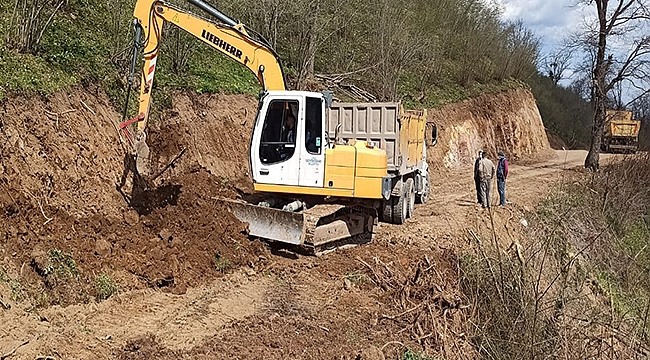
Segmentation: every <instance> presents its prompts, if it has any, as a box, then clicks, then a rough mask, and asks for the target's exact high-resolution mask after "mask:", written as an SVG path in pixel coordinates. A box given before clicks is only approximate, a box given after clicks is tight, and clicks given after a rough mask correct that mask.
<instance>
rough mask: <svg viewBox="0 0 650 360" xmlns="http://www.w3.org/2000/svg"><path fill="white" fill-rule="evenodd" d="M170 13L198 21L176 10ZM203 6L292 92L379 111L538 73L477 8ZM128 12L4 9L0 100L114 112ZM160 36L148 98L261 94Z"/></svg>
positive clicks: (45, 0)
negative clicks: (322, 80)
mask: <svg viewBox="0 0 650 360" xmlns="http://www.w3.org/2000/svg"><path fill="white" fill-rule="evenodd" d="M177 5H179V6H181V7H183V8H185V9H188V10H190V11H192V12H194V13H197V14H200V15H201V16H206V17H207V16H208V15H207V14H204V13H202V12H201V10H199V9H197V8H194V7H192V6H191V5H190V4H188V3H186V2H178V4H177ZM213 5H215V6H216V7H217V8H219V9H220V10H222V11H223V12H224V13H226V14H228V15H229V16H231V17H233V18H235V19H238V20H239V21H241V22H243V23H245V24H246V25H247V26H248V27H249V28H251V29H255V30H256V31H258V32H260V33H261V34H262V35H263V36H264V37H265V38H267V39H268V40H269V42H270V43H271V44H272V45H273V46H274V47H275V49H276V51H277V52H278V54H279V55H280V57H281V59H282V61H283V65H284V67H285V72H286V74H287V76H288V77H289V80H290V84H291V86H292V88H298V89H306V88H310V87H311V86H312V85H311V84H312V83H313V79H314V76H315V75H316V74H327V75H329V76H330V78H332V79H334V80H335V81H343V82H350V83H354V84H356V85H358V86H360V87H363V88H364V89H366V90H368V91H369V92H371V93H372V94H375V95H376V96H377V98H378V99H379V100H397V99H401V100H403V101H407V102H412V103H421V104H427V105H431V106H435V105H439V104H442V103H446V102H450V101H455V100H459V99H463V98H466V97H468V96H471V95H472V94H477V93H481V92H485V91H490V90H498V89H501V88H503V87H504V86H505V87H508V86H512V85H513V84H519V83H518V82H516V80H525V79H527V78H528V77H530V76H531V75H532V74H534V73H535V72H536V67H535V63H536V59H537V56H538V40H537V39H536V38H535V37H534V36H533V35H532V33H531V32H530V31H528V30H527V29H525V28H524V27H523V26H522V24H520V23H504V22H502V21H501V20H500V13H499V10H498V9H497V8H495V7H493V6H491V5H486V4H485V3H484V2H483V1H480V0H445V1H439V2H434V3H430V2H425V1H422V0H409V1H402V2H389V1H385V0H383V1H380V2H379V3H377V2H370V1H365V0H353V1H340V0H326V1H302V0H301V1H288V0H265V1H260V2H249V1H234V2H218V3H217V2H214V3H213ZM133 6H134V1H132V0H117V1H108V0H15V1H11V2H2V3H1V4H0V20H1V21H0V33H1V34H2V40H3V41H2V42H1V44H0V98H2V97H5V96H6V95H7V94H8V93H19V92H25V91H26V92H37V93H40V94H49V93H52V92H55V91H57V90H59V89H62V88H65V87H67V86H71V85H75V84H81V85H85V86H100V87H102V88H104V89H105V90H106V91H107V93H109V95H110V96H111V98H112V99H113V101H114V102H116V103H120V102H121V101H122V100H121V98H122V97H123V92H124V89H125V87H126V77H127V73H128V65H129V62H130V56H131V55H130V54H131V49H132V45H133V44H132V43H133V40H132V36H133V30H132V25H131V19H132V11H133ZM213 20H214V19H213ZM163 36H164V41H163V49H162V51H161V59H160V61H159V67H158V68H159V71H158V72H157V77H156V84H155V86H156V88H157V90H156V91H157V92H158V94H165V90H169V89H188V90H192V91H197V92H200V93H203V92H227V93H251V94H257V92H258V91H259V89H260V88H259V86H258V84H257V82H256V80H255V78H254V77H253V76H252V74H249V73H248V71H247V70H246V69H244V68H243V67H240V66H239V65H238V64H235V63H234V62H232V61H230V60H227V59H224V58H222V57H221V55H220V54H218V53H217V52H215V51H213V50H211V49H209V48H208V47H207V46H205V45H203V44H201V43H200V42H199V41H198V40H196V39H194V38H192V37H191V36H190V35H188V34H187V33H185V32H184V31H182V30H179V29H178V28H175V27H174V26H171V25H169V24H167V25H166V27H165V29H164V30H163ZM513 80H515V81H513ZM159 96H161V97H163V96H164V95H159ZM158 103H159V105H160V103H162V102H161V101H159V102H158Z"/></svg>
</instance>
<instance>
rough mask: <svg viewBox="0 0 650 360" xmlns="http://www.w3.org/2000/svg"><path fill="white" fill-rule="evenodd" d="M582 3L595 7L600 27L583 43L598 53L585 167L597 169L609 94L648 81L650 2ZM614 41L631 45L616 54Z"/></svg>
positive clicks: (587, 0) (590, 0) (593, 0)
mask: <svg viewBox="0 0 650 360" xmlns="http://www.w3.org/2000/svg"><path fill="white" fill-rule="evenodd" d="M583 3H584V4H587V5H589V6H592V5H595V7H596V10H597V14H598V23H597V26H595V28H593V29H591V31H588V32H587V33H586V36H585V38H584V43H585V44H586V45H588V46H591V47H592V48H594V49H595V50H596V51H595V53H596V56H595V59H594V60H595V61H594V66H593V78H592V82H593V84H592V85H593V105H594V113H595V115H594V122H593V127H592V131H591V146H590V148H589V154H588V155H587V158H586V159H585V168H588V169H591V170H597V169H598V167H599V158H600V153H599V151H600V143H601V138H602V135H603V129H604V126H605V111H606V108H607V102H608V94H609V93H610V91H612V90H613V89H614V88H615V87H616V86H617V85H618V84H619V83H621V82H626V83H627V84H628V85H630V86H632V87H636V88H639V85H638V82H640V81H646V80H647V76H648V71H649V69H650V62H649V59H648V57H649V56H650V35H649V34H648V32H647V31H648V27H647V23H645V22H647V21H648V20H650V8H649V7H648V5H649V4H648V1H647V0H613V1H610V0H584V1H583ZM614 39H616V40H622V41H624V42H625V43H627V44H629V45H628V46H629V48H628V51H627V52H622V54H621V53H619V51H613V50H612V48H611V46H610V45H609V43H610V40H614ZM644 77H645V78H646V79H644Z"/></svg>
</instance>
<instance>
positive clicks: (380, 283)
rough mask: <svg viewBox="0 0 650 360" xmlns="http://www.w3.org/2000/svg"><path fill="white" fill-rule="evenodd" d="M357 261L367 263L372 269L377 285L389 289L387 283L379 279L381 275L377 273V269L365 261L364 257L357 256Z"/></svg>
mask: <svg viewBox="0 0 650 360" xmlns="http://www.w3.org/2000/svg"><path fill="white" fill-rule="evenodd" d="M357 261H359V262H360V263H362V264H363V265H365V266H366V267H367V268H368V269H370V271H371V272H372V275H373V276H374V277H375V284H377V286H379V287H381V288H382V289H384V291H386V290H388V287H387V286H386V284H384V283H383V282H380V281H379V275H377V273H376V272H375V269H373V268H372V266H370V265H369V264H368V263H367V262H365V261H363V259H361V258H360V257H358V256H357Z"/></svg>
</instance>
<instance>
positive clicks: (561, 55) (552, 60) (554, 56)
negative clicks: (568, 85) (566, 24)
mask: <svg viewBox="0 0 650 360" xmlns="http://www.w3.org/2000/svg"><path fill="white" fill-rule="evenodd" d="M572 57H573V51H572V49H570V48H569V47H563V48H559V49H556V50H555V51H553V52H552V53H551V54H549V55H548V56H547V57H546V58H545V59H544V64H543V65H542V67H543V70H544V73H545V75H547V76H548V77H549V78H550V79H551V80H553V83H554V84H555V85H557V84H558V83H559V82H560V80H562V79H564V78H565V73H566V71H567V70H569V66H570V65H571V59H572Z"/></svg>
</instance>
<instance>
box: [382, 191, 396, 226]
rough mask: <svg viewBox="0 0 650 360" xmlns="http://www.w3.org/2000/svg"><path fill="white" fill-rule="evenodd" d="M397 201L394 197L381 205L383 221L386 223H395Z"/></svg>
mask: <svg viewBox="0 0 650 360" xmlns="http://www.w3.org/2000/svg"><path fill="white" fill-rule="evenodd" d="M394 200H395V197H394V196H391V197H390V198H389V199H388V200H384V201H383V202H382V205H381V214H380V215H381V221H383V222H385V223H389V224H392V223H393V202H394Z"/></svg>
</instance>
